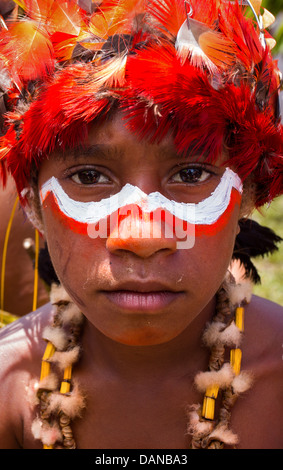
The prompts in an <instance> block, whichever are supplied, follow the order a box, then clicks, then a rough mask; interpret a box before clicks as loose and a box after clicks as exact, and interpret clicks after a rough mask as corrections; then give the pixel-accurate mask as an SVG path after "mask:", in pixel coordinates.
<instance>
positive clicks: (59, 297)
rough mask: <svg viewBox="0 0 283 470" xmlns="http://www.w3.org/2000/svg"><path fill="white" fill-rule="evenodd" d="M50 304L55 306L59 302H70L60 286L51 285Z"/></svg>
mask: <svg viewBox="0 0 283 470" xmlns="http://www.w3.org/2000/svg"><path fill="white" fill-rule="evenodd" d="M50 302H51V303H52V305H56V304H58V303H60V302H72V301H71V299H70V297H69V295H68V294H67V292H66V291H65V289H64V287H62V285H58V284H55V283H54V284H52V286H51V291H50Z"/></svg>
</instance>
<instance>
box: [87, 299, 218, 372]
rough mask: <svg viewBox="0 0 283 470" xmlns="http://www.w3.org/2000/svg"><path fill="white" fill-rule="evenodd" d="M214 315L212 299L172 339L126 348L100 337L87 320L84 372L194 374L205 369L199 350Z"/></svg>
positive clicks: (204, 353)
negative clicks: (86, 368) (204, 331)
mask: <svg viewBox="0 0 283 470" xmlns="http://www.w3.org/2000/svg"><path fill="white" fill-rule="evenodd" d="M214 312H215V299H212V300H211V301H210V302H209V304H208V305H207V306H206V307H205V308H204V309H203V311H202V312H201V313H200V314H199V315H198V316H197V317H196V318H195V319H194V320H193V321H192V322H191V324H190V325H189V326H188V327H187V328H186V330H185V331H183V332H182V333H181V334H179V335H178V336H177V337H176V338H174V339H172V340H171V341H168V342H166V343H162V344H158V345H152V346H128V345H125V344H122V343H119V342H116V341H113V340H112V339H110V338H108V337H106V336H105V335H103V334H102V333H101V332H100V331H98V330H97V329H96V328H95V327H94V326H93V325H92V324H91V323H90V322H89V321H88V320H87V321H86V324H85V328H84V335H83V351H84V356H87V357H86V361H87V363H88V368H89V371H90V368H91V369H92V370H93V371H94V370H96V371H97V369H100V370H108V371H109V372H112V373H116V374H121V375H123V376H130V377H131V378H134V377H136V378H141V377H142V378H144V377H145V376H157V377H158V376H159V377H160V376H164V374H165V375H167V376H168V375H169V374H170V375H172V376H176V375H179V374H185V373H186V374H187V373H192V374H194V373H195V372H196V371H197V370H199V369H203V368H206V366H207V361H208V351H207V350H206V349H205V348H204V347H203V346H202V340H201V338H202V334H203V330H204V327H205V325H206V323H207V322H208V321H209V320H211V318H212V316H213V314H214Z"/></svg>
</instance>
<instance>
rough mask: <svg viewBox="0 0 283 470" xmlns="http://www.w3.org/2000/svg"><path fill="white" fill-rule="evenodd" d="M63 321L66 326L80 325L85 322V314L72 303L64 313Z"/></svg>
mask: <svg viewBox="0 0 283 470" xmlns="http://www.w3.org/2000/svg"><path fill="white" fill-rule="evenodd" d="M61 318H62V321H63V323H64V324H68V323H76V324H80V323H82V321H83V318H84V316H83V314H82V312H81V311H80V309H79V308H78V307H77V306H76V305H75V304H74V303H73V302H70V304H69V305H67V306H66V308H65V309H64V311H63V312H62V317H61Z"/></svg>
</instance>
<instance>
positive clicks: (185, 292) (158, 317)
mask: <svg viewBox="0 0 283 470" xmlns="http://www.w3.org/2000/svg"><path fill="white" fill-rule="evenodd" d="M105 142H107V145H108V149H107V156H108V158H106V160H105V158H104V160H103V159H101V155H99V152H98V147H96V153H92V154H91V153H89V154H88V155H87V156H86V155H82V154H81V155H79V156H76V157H74V156H73V155H72V152H70V153H69V154H68V155H67V157H66V158H64V159H62V158H60V157H59V155H54V158H52V159H50V160H48V161H46V162H44V163H43V164H42V167H41V170H40V174H39V186H41V185H42V184H43V183H44V182H45V181H47V180H48V179H49V178H50V177H51V176H56V178H58V179H59V181H60V184H61V185H62V187H63V188H64V190H65V191H66V192H67V193H68V195H69V196H70V197H71V198H73V199H76V200H81V201H89V200H100V199H101V198H105V197H109V196H110V195H111V194H115V193H117V192H119V191H120V189H121V188H122V187H123V186H124V185H125V184H126V183H127V182H128V183H131V184H132V185H135V186H138V187H139V188H140V189H142V190H143V191H144V192H146V193H150V192H153V191H160V192H161V193H162V194H164V195H165V196H166V197H168V198H171V199H175V200H177V201H186V202H189V201H190V202H199V201H201V200H203V199H205V198H207V197H208V196H209V195H210V194H211V192H212V191H213V190H214V188H215V187H216V186H217V185H218V183H219V181H220V178H221V176H222V174H223V172H224V166H223V165H222V162H221V161H219V162H217V163H216V164H215V165H214V166H213V168H212V167H211V166H209V165H208V166H207V167H206V169H205V170H203V173H202V177H203V179H202V178H199V180H198V181H194V183H193V184H192V183H188V182H187V181H186V182H184V181H183V179H180V177H179V176H180V173H179V172H180V169H183V168H184V167H186V168H187V167H188V166H190V167H191V168H192V167H193V168H195V167H196V161H195V160H194V158H192V157H190V158H188V159H187V161H186V165H185V164H184V160H182V159H181V158H180V157H178V156H177V155H176V152H175V151H174V147H173V144H172V141H171V139H170V138H169V137H168V139H165V140H164V141H163V143H162V144H160V145H161V147H160V145H157V144H156V145H153V144H149V143H148V142H138V141H137V140H136V138H135V136H133V135H132V134H131V133H129V131H127V129H126V127H125V126H124V124H123V122H122V121H121V119H120V118H119V116H117V117H115V119H113V120H111V121H110V122H108V123H107V124H104V125H103V126H101V127H100V128H98V129H94V128H93V129H91V130H90V134H89V142H88V144H89V145H94V144H95V145H96V146H98V145H100V150H101V145H104V144H105ZM104 150H105V148H104ZM117 152H118V155H119V165H118V168H117ZM114 157H115V158H114ZM115 159H116V160H115ZM161 160H162V164H161ZM180 164H181V165H182V166H180ZM86 169H87V170H90V169H91V170H93V169H94V170H95V171H96V172H97V171H99V172H100V173H99V175H100V176H99V180H97V179H96V180H95V184H94V183H93V184H91V185H87V186H88V187H86V185H85V184H82V181H84V182H85V179H84V178H85V176H86V173H84V172H85V170H86ZM212 170H213V172H212ZM206 172H207V173H206ZM91 174H92V176H93V175H94V173H91ZM193 174H194V171H193ZM199 174H200V173H198V175H199ZM74 175H75V176H74ZM78 175H79V179H78ZM101 175H103V176H101ZM176 175H178V177H176ZM207 175H208V176H207ZM89 176H90V174H89V173H88V177H89ZM82 177H83V180H82ZM96 177H97V174H96ZM200 180H201V181H200ZM239 216H240V207H239V206H235V208H234V210H233V212H232V214H231V216H230V219H229V221H228V222H227V224H226V226H225V227H224V228H222V230H221V231H219V232H218V233H217V234H216V235H215V236H213V237H206V236H203V237H199V238H197V239H196V243H195V245H194V247H193V248H192V249H190V250H178V249H177V248H176V239H172V238H171V239H166V238H165V237H161V238H160V239H150V240H149V239H147V240H144V239H137V240H135V242H134V243H133V240H132V239H127V237H126V236H125V239H124V243H123V245H121V240H119V239H118V238H115V237H114V236H111V235H110V236H109V237H108V238H107V239H96V240H93V239H91V238H89V237H88V236H86V235H80V234H78V233H75V232H73V231H71V230H70V229H68V228H67V227H66V226H65V225H64V224H62V222H61V221H60V220H59V219H58V218H57V217H55V215H54V213H53V211H52V209H51V207H50V206H49V205H48V204H44V206H43V208H42V217H43V223H44V226H45V236H46V239H47V242H48V246H49V251H50V254H51V257H52V260H53V264H54V266H55V269H56V271H57V274H58V276H59V278H60V279H61V281H62V282H63V284H64V287H65V289H66V290H67V291H68V293H69V294H70V296H71V297H72V298H73V300H74V301H75V303H77V305H78V306H79V307H80V308H81V310H82V311H83V313H84V315H85V317H86V323H85V329H84V333H83V337H82V343H83V351H84V353H83V356H82V359H81V361H80V363H79V364H78V365H77V366H76V368H75V371H74V379H75V380H77V381H78V382H79V383H80V385H81V387H82V389H83V390H84V391H85V393H86V395H87V407H86V409H85V411H84V412H83V416H82V419H77V420H75V422H74V423H73V432H74V435H75V438H76V442H77V446H78V448H82V449H86V448H100V449H111V448H116V449H123V448H124V449H125V448H127V449H129V448H134V449H156V448H164V449H166V448H167V449H168V448H171V449H172V448H176V449H178V448H180V449H183V448H189V446H190V436H188V434H187V432H186V426H187V417H186V409H187V407H188V406H190V405H192V404H194V403H200V402H201V401H202V394H200V393H198V392H197V391H196V390H195V388H194V386H193V380H194V377H195V375H196V373H197V372H198V371H200V370H203V371H204V370H206V368H207V364H208V351H207V350H206V349H205V348H204V347H203V346H202V344H201V336H202V333H203V328H204V326H205V324H206V322H207V321H209V320H210V318H211V317H212V315H213V313H214V311H215V293H216V291H217V289H218V288H219V286H220V285H221V282H222V280H223V278H224V276H225V273H226V270H227V267H228V265H229V262H230V259H231V255H232V250H233V246H234V241H235V237H236V233H237V230H238V219H239ZM153 281H155V282H157V281H158V282H159V283H160V284H161V285H163V286H164V289H165V290H168V291H171V292H173V293H174V294H173V299H171V301H170V302H167V303H166V304H165V305H162V307H160V306H159V304H158V302H157V304H155V307H152V306H150V302H148V301H146V302H145V305H146V308H138V309H137V308H136V307H134V306H133V299H135V300H136V299H137V298H138V299H139V305H141V303H142V300H141V299H144V298H145V297H146V296H147V294H146V292H149V291H150V292H153V291H154V289H155V290H156V289H157V288H156V287H154V285H153V284H150V283H152V282H153ZM146 282H147V283H148V284H145V283H146ZM149 282H150V283H149ZM129 283H131V284H129ZM125 285H128V286H129V288H128V289H130V290H131V293H129V292H128V297H125V293H124V294H123V295H124V297H123V298H124V300H125V298H127V299H128V300H127V302H128V304H127V305H126V306H125V305H124V304H123V306H121V305H118V304H117V302H116V303H115V301H116V300H117V297H116V296H115V294H114V296H113V295H112V294H110V298H109V291H110V292H111V291H112V292H113V290H115V289H118V290H119V291H124V290H125ZM133 291H135V294H134V293H133ZM137 292H138V294H137ZM154 295H155V296H156V298H157V300H158V298H159V297H158V293H155V294H154ZM113 299H114V300H113ZM115 299H116V300H115ZM143 305H144V304H143ZM156 305H157V306H156ZM50 316H51V309H50V306H49V305H47V306H45V307H43V308H42V309H40V311H38V312H35V313H33V314H30V315H28V316H27V317H25V318H23V319H21V320H20V321H19V322H18V323H16V324H14V325H11V327H8V328H7V329H5V330H2V331H1V364H2V367H1V381H0V384H1V385H0V386H1V395H2V396H5V397H7V399H6V401H5V405H4V403H3V401H2V403H1V404H0V416H1V419H0V442H1V447H3V448H19V447H24V448H41V444H40V443H39V442H37V441H35V440H34V438H33V437H32V434H31V431H30V426H31V422H32V420H33V418H34V411H33V408H32V407H29V406H28V405H27V393H26V387H28V386H29V383H30V380H31V379H34V378H37V377H38V376H39V373H40V362H41V358H42V354H43V352H44V347H45V344H44V342H43V341H42V340H41V333H42V329H43V327H44V325H45V324H46V323H47V322H48V320H49V319H50ZM282 328H283V316H282V308H281V307H280V306H278V305H275V304H273V303H271V302H268V301H266V300H263V299H259V298H256V297H253V299H252V301H251V303H250V305H249V306H248V307H247V308H246V321H245V331H246V332H245V340H244V344H243V369H247V370H252V371H253V373H254V375H255V384H254V387H253V388H252V390H251V391H249V392H248V393H246V394H245V395H244V396H243V397H241V398H240V399H239V401H238V402H237V404H236V405H235V407H234V410H233V413H232V428H233V430H234V431H235V432H236V433H238V434H239V437H240V445H239V447H242V448H279V447H282V444H283V442H282V424H281V423H282V400H281V395H282V393H281V390H282V385H283V384H282V381H283V379H282V377H283V375H282V358H281V357H282V347H281V346H282V331H283V330H282ZM255 339H256V341H255ZM11 353H13V354H11ZM11 391H13V393H11Z"/></svg>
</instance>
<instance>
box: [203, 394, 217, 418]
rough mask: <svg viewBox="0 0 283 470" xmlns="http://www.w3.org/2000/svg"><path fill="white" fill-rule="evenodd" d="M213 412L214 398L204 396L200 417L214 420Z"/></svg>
mask: <svg viewBox="0 0 283 470" xmlns="http://www.w3.org/2000/svg"><path fill="white" fill-rule="evenodd" d="M214 413H215V399H214V398H210V397H204V400H203V407H202V417H203V418H206V419H210V420H214Z"/></svg>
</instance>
